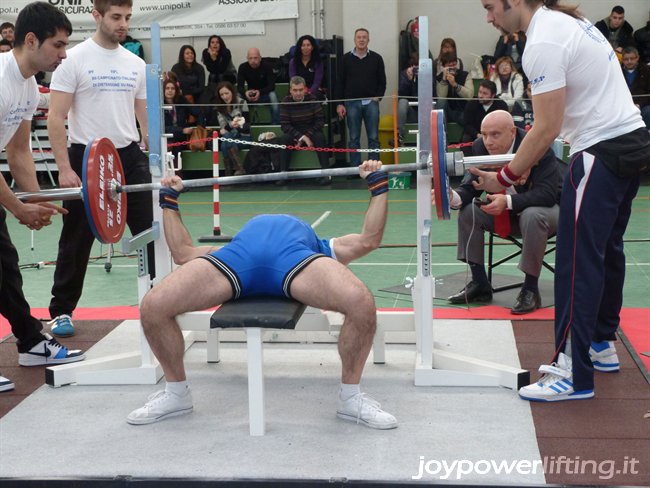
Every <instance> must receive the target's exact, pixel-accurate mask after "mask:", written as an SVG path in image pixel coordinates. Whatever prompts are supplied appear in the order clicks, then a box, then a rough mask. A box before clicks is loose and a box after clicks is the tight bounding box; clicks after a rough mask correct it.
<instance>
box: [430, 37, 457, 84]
mask: <svg viewBox="0 0 650 488" xmlns="http://www.w3.org/2000/svg"><path fill="white" fill-rule="evenodd" d="M445 53H453V54H454V55H455V56H456V59H457V61H458V66H457V68H458V69H459V70H461V71H462V70H463V69H465V68H464V66H463V60H462V59H460V58H459V57H458V51H457V50H456V41H454V40H453V39H452V38H451V37H445V38H444V39H443V40H442V41H441V42H440V52H439V53H438V57H437V58H436V59H434V60H433V66H434V69H435V70H436V76H438V75H439V74H440V73H442V69H443V67H444V66H443V61H442V57H443V56H444V54H445Z"/></svg>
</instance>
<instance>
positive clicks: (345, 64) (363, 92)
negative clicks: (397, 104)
mask: <svg viewBox="0 0 650 488" xmlns="http://www.w3.org/2000/svg"><path fill="white" fill-rule="evenodd" d="M369 42H370V34H369V33H368V31H367V30H366V29H363V28H361V29H357V30H356V31H355V32H354V49H352V51H350V52H347V53H345V54H344V55H343V61H342V63H341V73H340V75H339V78H338V86H337V93H338V94H337V96H338V97H339V98H341V99H344V100H345V102H344V103H339V104H338V105H337V107H336V113H337V114H338V116H339V118H340V119H343V118H346V119H347V120H346V123H347V126H348V131H349V134H350V140H349V141H348V147H349V148H350V149H359V148H360V147H361V142H360V138H361V122H362V121H363V123H364V124H365V126H366V135H367V136H368V148H369V149H371V150H372V149H379V100H380V99H381V97H383V96H384V93H385V92H386V69H385V67H384V59H383V58H382V57H381V56H380V55H379V54H377V53H376V52H374V51H371V50H370V49H368V44H369ZM368 157H369V159H379V153H370V154H369V155H368ZM359 164H361V155H360V154H359V153H358V152H353V153H350V166H359Z"/></svg>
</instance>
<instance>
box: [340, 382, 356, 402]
mask: <svg viewBox="0 0 650 488" xmlns="http://www.w3.org/2000/svg"><path fill="white" fill-rule="evenodd" d="M359 393H361V387H360V386H359V384H358V383H357V384H356V385H346V384H345V383H341V390H340V391H339V398H340V399H341V400H343V401H346V400H349V399H350V398H352V397H353V396H354V395H358V394H359Z"/></svg>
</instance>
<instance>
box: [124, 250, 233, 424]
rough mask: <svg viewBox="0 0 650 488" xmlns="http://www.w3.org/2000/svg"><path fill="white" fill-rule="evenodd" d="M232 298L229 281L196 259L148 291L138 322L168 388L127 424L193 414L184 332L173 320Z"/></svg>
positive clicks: (204, 262)
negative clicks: (161, 370) (186, 365)
mask: <svg viewBox="0 0 650 488" xmlns="http://www.w3.org/2000/svg"><path fill="white" fill-rule="evenodd" d="M231 297H232V288H231V287H230V283H229V282H228V280H227V279H226V278H225V277H224V276H223V274H222V273H221V272H220V271H218V270H217V269H216V268H215V267H214V266H213V265H212V264H210V263H209V262H208V261H206V260H204V259H194V260H192V261H190V262H188V263H186V264H185V265H183V266H181V267H180V268H178V269H177V270H176V271H174V272H173V273H171V274H170V275H168V276H167V277H165V278H164V279H163V280H162V281H161V282H160V283H159V284H158V285H156V286H155V287H154V288H152V289H151V290H150V291H149V293H147V294H146V295H145V297H144V299H143V300H142V304H141V305H140V321H141V323H142V328H143V330H144V334H145V336H146V338H147V342H148V343H149V346H150V347H151V350H152V351H153V353H154V355H155V356H156V358H157V359H158V361H159V362H160V365H161V366H162V369H163V372H164V373H165V379H166V380H167V384H166V387H165V390H164V391H160V392H157V393H156V394H155V395H154V396H152V397H151V398H150V399H149V401H148V402H147V403H146V404H145V405H144V406H143V407H142V408H139V409H137V410H134V411H133V412H131V414H129V416H128V417H127V421H128V422H129V423H131V424H136V425H138V424H149V423H153V422H157V421H159V420H163V419H165V418H167V417H171V416H175V415H181V414H184V413H189V412H191V411H192V397H191V394H190V390H189V385H188V384H187V381H186V379H187V378H186V376H185V366H184V364H183V355H184V354H185V344H184V340H183V334H182V333H181V330H180V327H179V326H178V323H177V322H176V316H177V315H179V314H181V313H185V312H190V311H195V310H204V309H206V308H209V307H213V306H215V305H218V304H221V303H223V302H225V301H227V300H229V299H230V298H231Z"/></svg>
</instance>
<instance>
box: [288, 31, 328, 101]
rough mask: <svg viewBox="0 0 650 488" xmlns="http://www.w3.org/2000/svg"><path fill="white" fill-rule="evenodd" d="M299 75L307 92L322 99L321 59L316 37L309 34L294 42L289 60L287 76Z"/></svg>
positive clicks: (323, 95) (323, 96)
mask: <svg viewBox="0 0 650 488" xmlns="http://www.w3.org/2000/svg"><path fill="white" fill-rule="evenodd" d="M294 76H301V77H302V78H304V79H305V83H306V85H305V86H306V88H307V92H308V93H311V94H312V95H314V96H315V97H316V98H317V99H324V98H325V94H324V92H323V90H322V88H321V85H322V83H323V61H322V59H321V55H320V50H319V49H318V44H317V43H316V39H314V38H313V37H312V36H310V35H305V36H301V37H300V38H299V39H298V41H297V42H296V45H295V48H294V53H293V56H292V58H291V59H290V60H289V78H290V79H291V78H293V77H294Z"/></svg>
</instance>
